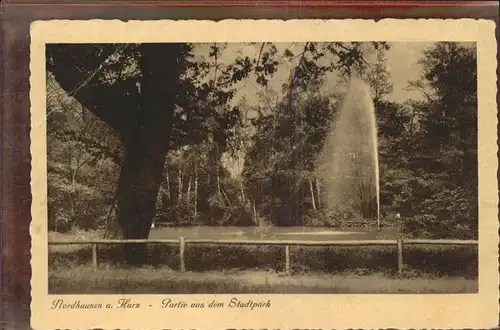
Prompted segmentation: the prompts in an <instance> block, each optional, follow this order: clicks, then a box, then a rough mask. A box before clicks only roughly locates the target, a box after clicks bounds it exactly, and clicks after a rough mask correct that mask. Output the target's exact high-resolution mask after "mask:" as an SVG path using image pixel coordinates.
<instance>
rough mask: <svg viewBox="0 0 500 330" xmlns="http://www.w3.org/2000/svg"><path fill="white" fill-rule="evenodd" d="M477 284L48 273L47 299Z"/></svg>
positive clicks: (433, 289) (416, 289) (268, 275)
mask: <svg viewBox="0 0 500 330" xmlns="http://www.w3.org/2000/svg"><path fill="white" fill-rule="evenodd" d="M474 292H477V281H476V280H471V279H465V278H460V277H445V278H427V279H423V278H404V277H403V278H397V277H390V276H385V275H383V274H371V275H355V274H339V275H330V274H315V275H312V274H311V275H307V274H298V275H289V276H288V275H287V276H284V275H283V274H279V273H275V272H266V271H260V270H245V271H226V272H217V271H210V272H201V273H200V272H186V273H180V272H177V271H173V270H171V269H168V268H164V267H163V268H141V269H115V268H107V269H99V270H97V271H94V270H92V269H91V268H90V267H74V268H71V269H56V270H51V271H49V293H51V294H56V293H58V294H79V293H80V294H81V293H88V294H106V293H108V294H139V293H142V294H166V293H169V294H175V293H474Z"/></svg>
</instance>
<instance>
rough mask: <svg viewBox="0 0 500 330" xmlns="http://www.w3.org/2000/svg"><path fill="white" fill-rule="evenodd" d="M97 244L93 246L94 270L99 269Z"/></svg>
mask: <svg viewBox="0 0 500 330" xmlns="http://www.w3.org/2000/svg"><path fill="white" fill-rule="evenodd" d="M97 267H98V266H97V244H92V268H93V269H97Z"/></svg>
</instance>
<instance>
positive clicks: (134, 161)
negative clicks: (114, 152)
mask: <svg viewBox="0 0 500 330" xmlns="http://www.w3.org/2000/svg"><path fill="white" fill-rule="evenodd" d="M160 129H161V128H160ZM153 130H154V129H149V130H140V131H139V132H137V134H136V135H135V139H136V140H137V142H136V143H133V144H129V145H126V147H125V159H124V163H123V171H122V173H121V175H120V179H119V187H118V223H119V226H120V229H121V234H122V236H123V237H124V238H125V239H144V238H147V237H148V236H149V230H150V228H151V223H152V221H153V215H154V211H155V202H156V198H157V195H158V190H159V188H160V183H161V176H162V172H163V165H164V162H165V155H166V153H167V148H166V146H165V143H164V141H162V140H163V139H159V138H158V139H154V138H153V137H152V136H158V137H159V136H160V135H163V134H164V133H160V132H156V134H151V132H152V131H153ZM148 135H150V137H148ZM151 135H152V136H151ZM146 252H147V251H146V249H145V246H144V245H142V244H126V245H125V257H126V262H127V263H129V264H141V263H143V262H144V261H145V260H146V259H147V258H146V257H147V256H146Z"/></svg>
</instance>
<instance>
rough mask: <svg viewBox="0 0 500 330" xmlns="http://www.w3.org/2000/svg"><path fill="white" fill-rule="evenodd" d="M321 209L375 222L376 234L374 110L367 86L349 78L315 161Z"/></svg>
mask: <svg viewBox="0 0 500 330" xmlns="http://www.w3.org/2000/svg"><path fill="white" fill-rule="evenodd" d="M317 168H318V170H319V171H320V173H321V176H322V178H323V187H324V188H323V189H324V192H325V195H324V197H325V201H324V202H325V205H326V206H327V207H328V208H330V210H337V211H334V212H342V211H339V208H344V212H345V211H346V209H345V208H347V210H354V211H355V212H357V213H359V215H361V216H362V217H363V218H372V219H373V218H375V219H376V220H377V229H378V230H380V184H379V177H380V174H379V162H378V141H377V124H376V118H375V108H374V104H373V100H372V97H371V93H370V88H369V86H368V85H367V84H366V83H365V82H364V81H362V80H361V79H359V78H352V79H351V80H350V82H349V85H348V88H347V93H346V95H345V97H344V99H343V101H342V103H341V105H340V108H339V110H338V111H337V113H336V114H335V118H334V119H333V122H332V127H331V132H330V134H329V135H328V136H327V138H326V140H325V145H324V147H323V150H322V152H321V154H320V157H319V159H318V163H317Z"/></svg>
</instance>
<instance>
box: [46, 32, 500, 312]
mask: <svg viewBox="0 0 500 330" xmlns="http://www.w3.org/2000/svg"><path fill="white" fill-rule="evenodd" d="M262 38H264V41H260V42H255V41H238V42H235V41H232V40H229V41H227V42H223V41H220V40H217V41H215V42H212V41H206V42H199V41H197V42H191V41H189V40H188V41H186V42H179V41H178V40H176V41H175V42H174V41H168V42H167V41H166V42H156V41H155V42H152V41H144V42H136V41H137V40H134V41H132V42H122V41H120V42H51V41H49V42H47V43H45V44H44V49H43V52H44V56H45V57H44V59H45V63H43V65H44V70H45V90H44V94H45V104H44V106H45V116H44V119H45V123H44V125H45V136H46V141H45V146H46V147H45V148H46V149H45V152H46V187H45V189H46V192H45V194H46V208H45V210H46V215H43V217H44V219H46V220H45V221H46V224H44V225H43V226H42V227H40V228H44V229H43V230H44V231H45V230H46V235H47V236H46V237H47V240H46V243H45V244H46V249H47V250H46V251H47V256H46V258H47V259H46V260H47V272H48V273H47V283H46V284H45V285H46V287H47V290H48V294H49V295H57V297H62V298H61V299H56V300H53V301H52V302H51V305H50V306H48V307H50V308H52V309H71V308H75V304H76V305H78V306H76V308H87V307H85V304H86V303H85V302H83V300H82V301H76V300H75V299H71V300H70V299H66V298H64V297H68V296H67V295H82V294H85V295H87V297H88V295H90V296H93V295H95V297H98V296H100V295H126V297H132V298H131V299H132V300H133V297H134V295H138V294H140V295H163V296H164V297H165V298H167V297H168V299H164V300H163V301H162V304H163V305H164V306H163V308H167V309H168V308H183V307H187V308H189V307H191V308H193V306H188V305H189V302H186V303H185V302H183V301H180V300H179V299H176V298H175V297H176V295H191V294H193V295H194V294H196V295H203V294H212V295H213V294H216V295H219V294H224V295H228V297H230V295H234V297H235V298H232V299H225V300H221V301H216V300H213V301H212V300H211V299H208V300H207V301H206V302H202V303H199V304H201V305H200V306H194V307H198V308H206V307H235V308H237V309H238V308H240V309H241V310H243V309H249V310H250V309H251V310H254V308H255V309H266V308H269V307H270V306H271V304H272V299H271V300H270V299H269V297H271V296H269V295H268V294H308V296H310V295H321V296H322V297H323V296H324V295H326V294H327V295H329V296H331V297H334V296H335V295H346V294H347V295H349V294H386V295H389V294H416V295H418V294H447V295H449V294H478V293H479V280H478V279H479V269H480V267H479V254H478V253H479V252H478V251H479V237H480V229H479V228H480V226H479V224H480V222H481V221H483V222H482V223H483V224H484V221H486V220H483V219H482V218H481V219H480V214H481V212H480V204H479V200H480V197H479V195H480V191H479V188H478V187H479V186H480V185H479V182H478V180H479V174H478V173H479V167H480V165H479V160H478V148H479V147H478V146H479V138H478V137H479V135H480V133H479V126H478V125H479V124H478V117H479V116H478V114H479V108H478V56H479V55H478V54H479V53H478V44H477V42H475V41H473V40H472V41H464V40H460V39H458V38H457V39H458V40H457V41H454V40H449V39H445V38H443V39H442V40H429V41H422V40H420V41H415V40H414V39H415V38H413V39H411V38H409V40H408V41H407V40H398V41H394V39H390V38H387V39H385V40H380V38H379V39H375V38H374V39H372V40H366V39H364V40H361V41H360V40H356V39H354V38H353V39H352V40H342V39H341V40H336V39H331V40H329V41H325V40H323V39H320V41H315V40H316V39H314V36H311V39H309V40H304V39H303V37H302V38H298V39H299V40H298V41H289V40H288V39H287V41H273V39H270V40H271V41H265V34H262ZM120 40H122V39H120ZM39 87H40V88H41V86H39ZM495 118H496V117H495ZM495 118H493V119H495ZM495 136H496V135H495ZM483 141H484V140H483ZM495 141H496V140H495ZM491 142H494V141H493V140H491ZM494 143H496V142H494ZM495 150H496V149H495ZM495 152H496V151H495ZM492 165H493V164H492ZM495 166H496V165H495ZM492 179H493V180H495V178H492ZM495 182H496V181H495ZM493 220H494V219H493ZM491 228H493V230H494V229H495V228H497V227H491ZM44 235H45V234H44ZM245 294H252V297H253V298H252V299H248V298H246V297H245V296H239V295H245ZM240 297H241V299H240ZM448 297H449V296H448ZM297 299H299V298H297ZM94 300H95V299H94ZM132 300H130V299H128V300H124V301H122V302H120V303H121V304H122V305H124V306H125V305H126V306H128V307H133V305H134V304H133V302H132ZM226 300H227V301H226ZM94 302H95V301H94ZM210 302H211V303H212V306H208V305H207V303H210ZM120 303H119V304H120ZM184 303H185V304H186V306H183V304H184ZM72 304H73V305H72ZM217 304H219V305H217ZM124 306H117V307H124ZM88 308H93V307H92V306H88Z"/></svg>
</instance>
